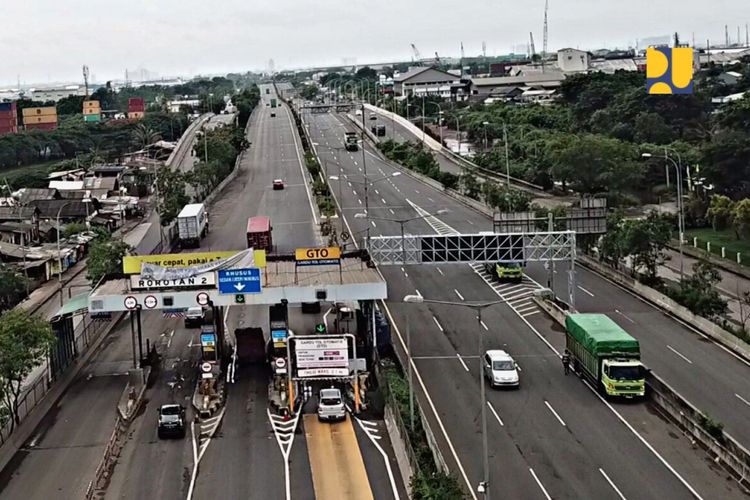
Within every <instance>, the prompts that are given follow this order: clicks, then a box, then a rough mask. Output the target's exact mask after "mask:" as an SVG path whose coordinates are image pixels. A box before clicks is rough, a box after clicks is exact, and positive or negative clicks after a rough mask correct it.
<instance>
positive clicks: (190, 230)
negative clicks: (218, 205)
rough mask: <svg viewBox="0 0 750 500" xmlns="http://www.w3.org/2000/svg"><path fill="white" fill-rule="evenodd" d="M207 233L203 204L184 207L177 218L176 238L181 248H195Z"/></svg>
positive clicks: (206, 215)
mask: <svg viewBox="0 0 750 500" xmlns="http://www.w3.org/2000/svg"><path fill="white" fill-rule="evenodd" d="M207 232H208V212H206V207H205V206H204V205H203V203H191V204H189V205H185V206H184V207H183V208H182V211H180V214H179V215H178V216H177V236H178V239H179V241H180V247H181V248H196V247H199V246H200V244H201V238H203V237H204V236H205V235H206V233H207Z"/></svg>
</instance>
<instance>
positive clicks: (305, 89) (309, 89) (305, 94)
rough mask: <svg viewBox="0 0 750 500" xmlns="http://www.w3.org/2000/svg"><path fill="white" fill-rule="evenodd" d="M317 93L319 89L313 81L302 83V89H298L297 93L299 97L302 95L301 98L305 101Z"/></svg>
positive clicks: (313, 97)
mask: <svg viewBox="0 0 750 500" xmlns="http://www.w3.org/2000/svg"><path fill="white" fill-rule="evenodd" d="M319 93H320V89H319V88H318V86H317V85H315V84H314V83H311V84H303V85H302V90H300V93H299V95H300V97H302V98H303V99H305V100H307V101H312V100H313V99H315V98H316V97H317V96H318V94H319Z"/></svg>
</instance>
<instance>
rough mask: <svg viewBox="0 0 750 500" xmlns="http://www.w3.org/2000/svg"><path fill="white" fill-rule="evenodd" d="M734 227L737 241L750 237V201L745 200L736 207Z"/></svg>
mask: <svg viewBox="0 0 750 500" xmlns="http://www.w3.org/2000/svg"><path fill="white" fill-rule="evenodd" d="M732 225H733V226H734V232H735V234H736V235H737V239H740V238H748V237H750V199H748V198H745V199H744V200H740V201H738V202H737V203H735V205H734V209H733V210H732Z"/></svg>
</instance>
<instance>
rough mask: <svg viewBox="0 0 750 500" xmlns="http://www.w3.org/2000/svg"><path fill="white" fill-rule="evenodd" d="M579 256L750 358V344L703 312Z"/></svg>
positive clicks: (611, 277) (655, 303)
mask: <svg viewBox="0 0 750 500" xmlns="http://www.w3.org/2000/svg"><path fill="white" fill-rule="evenodd" d="M576 260H577V261H578V262H580V263H581V264H583V265H584V266H585V267H587V268H589V269H591V270H592V271H595V272H596V273H598V274H600V275H602V276H604V277H606V278H607V279H609V280H610V281H614V282H615V283H617V284H619V285H621V286H622V287H623V288H625V289H627V290H630V291H631V292H633V293H635V294H637V295H638V296H640V297H643V298H644V299H646V300H647V301H649V302H650V303H652V304H654V305H655V306H657V307H658V308H659V309H662V310H663V311H666V312H667V313H669V314H670V315H672V316H674V317H675V318H677V319H679V320H681V321H683V322H685V323H687V324H688V325H690V326H691V327H693V328H696V329H698V330H699V331H700V332H701V333H703V334H705V335H706V336H708V337H710V338H712V339H713V340H715V341H716V342H718V343H720V344H721V345H723V346H725V347H727V348H728V349H730V350H732V351H733V352H735V353H737V354H739V355H740V356H742V357H743V358H745V359H750V344H747V343H746V342H743V341H742V340H741V339H739V338H738V337H736V336H735V335H732V334H731V333H729V332H728V331H726V330H724V329H723V328H721V327H720V326H719V325H717V324H716V323H713V322H712V321H709V320H707V319H706V318H704V317H702V316H698V315H696V314H693V313H692V312H691V311H690V310H689V309H687V308H686V307H684V306H681V305H680V304H678V303H677V302H675V301H674V300H672V299H670V298H669V297H667V296H666V295H664V294H663V293H660V292H658V291H656V290H654V289H653V288H651V287H648V286H646V285H644V284H642V283H639V282H638V281H637V280H635V279H634V278H631V277H630V276H627V275H624V274H622V273H620V272H618V271H615V270H614V269H612V268H610V267H609V266H606V265H604V264H602V263H600V262H598V261H596V260H595V259H593V258H592V257H589V256H587V255H584V254H581V253H579V254H578V256H577V259H576Z"/></svg>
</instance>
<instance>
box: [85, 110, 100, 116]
mask: <svg viewBox="0 0 750 500" xmlns="http://www.w3.org/2000/svg"><path fill="white" fill-rule="evenodd" d="M83 114H84V115H100V114H102V110H101V109H99V108H84V110H83Z"/></svg>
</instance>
